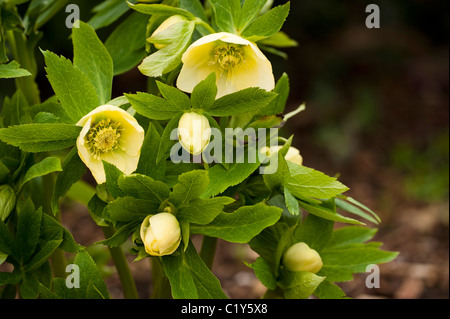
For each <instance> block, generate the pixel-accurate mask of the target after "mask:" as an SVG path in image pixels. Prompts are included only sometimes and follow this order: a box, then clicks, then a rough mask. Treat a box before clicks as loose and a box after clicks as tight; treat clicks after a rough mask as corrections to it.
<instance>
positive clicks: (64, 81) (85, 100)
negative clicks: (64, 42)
mask: <svg viewBox="0 0 450 319" xmlns="http://www.w3.org/2000/svg"><path fill="white" fill-rule="evenodd" d="M42 54H43V55H44V58H45V64H46V68H45V70H46V71H47V78H48V80H49V81H50V84H51V85H52V88H53V90H54V91H55V93H56V96H57V97H58V100H59V101H60V102H61V106H62V107H63V109H64V111H65V112H66V114H67V115H68V116H69V117H70V118H71V119H72V121H73V123H75V122H77V121H78V120H79V119H80V118H82V117H83V116H84V115H86V114H88V113H89V112H90V111H92V110H93V109H94V108H96V107H97V106H99V105H100V104H99V98H98V96H97V93H96V90H95V88H94V86H93V85H92V84H91V82H90V80H89V78H88V77H87V76H86V75H85V74H84V73H83V72H82V71H81V70H80V69H79V68H78V67H76V66H74V65H73V64H72V62H70V61H69V60H67V59H66V58H64V57H62V56H61V57H59V56H57V55H56V54H54V53H52V52H50V51H42Z"/></svg>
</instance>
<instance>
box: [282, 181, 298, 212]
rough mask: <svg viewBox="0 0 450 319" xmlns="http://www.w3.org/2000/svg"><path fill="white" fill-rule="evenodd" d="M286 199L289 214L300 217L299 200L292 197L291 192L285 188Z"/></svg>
mask: <svg viewBox="0 0 450 319" xmlns="http://www.w3.org/2000/svg"><path fill="white" fill-rule="evenodd" d="M284 199H285V203H286V207H287V209H288V210H289V212H290V213H291V214H292V215H299V214H300V206H299V204H298V200H297V199H296V198H295V197H294V196H292V194H291V192H289V189H287V188H286V187H285V188H284Z"/></svg>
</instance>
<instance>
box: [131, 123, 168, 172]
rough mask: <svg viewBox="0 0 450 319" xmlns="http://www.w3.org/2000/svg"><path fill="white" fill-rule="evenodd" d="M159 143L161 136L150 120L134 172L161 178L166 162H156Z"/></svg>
mask: <svg viewBox="0 0 450 319" xmlns="http://www.w3.org/2000/svg"><path fill="white" fill-rule="evenodd" d="M160 143H161V136H160V134H159V132H158V130H157V129H156V127H155V125H154V124H153V123H152V122H150V124H149V126H148V129H147V133H146V134H145V138H144V142H143V144H142V147H141V155H140V156H139V162H138V166H137V168H136V173H138V174H143V175H147V176H149V177H151V178H153V179H156V180H162V179H163V178H164V175H165V172H166V162H165V161H160V162H157V157H158V152H155V150H157V149H158V148H159V144H160Z"/></svg>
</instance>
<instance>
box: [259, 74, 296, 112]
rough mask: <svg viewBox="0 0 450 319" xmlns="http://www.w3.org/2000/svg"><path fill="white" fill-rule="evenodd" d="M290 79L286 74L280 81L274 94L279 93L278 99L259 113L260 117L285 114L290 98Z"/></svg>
mask: <svg viewBox="0 0 450 319" xmlns="http://www.w3.org/2000/svg"><path fill="white" fill-rule="evenodd" d="M289 90H290V89H289V77H288V75H287V74H286V73H283V75H282V76H281V77H280V78H279V79H278V81H277V84H276V85H275V88H274V89H273V92H275V93H277V94H278V95H277V97H276V98H274V99H273V100H272V101H270V103H269V104H267V106H266V107H264V108H263V109H262V110H260V111H259V113H258V114H259V115H275V114H280V113H283V111H284V108H285V106H286V102H287V99H288V97H289Z"/></svg>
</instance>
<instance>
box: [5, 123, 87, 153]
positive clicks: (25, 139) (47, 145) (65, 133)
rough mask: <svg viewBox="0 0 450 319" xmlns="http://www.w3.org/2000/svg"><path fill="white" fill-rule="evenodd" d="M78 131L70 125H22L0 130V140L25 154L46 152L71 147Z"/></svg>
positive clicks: (77, 127) (79, 129) (78, 128)
mask: <svg viewBox="0 0 450 319" xmlns="http://www.w3.org/2000/svg"><path fill="white" fill-rule="evenodd" d="M80 131H81V127H79V126H75V125H71V124H56V123H55V124H23V125H16V126H11V127H8V128H0V140H2V141H3V142H5V143H7V144H10V145H13V146H16V147H19V148H20V149H22V150H24V151H27V152H46V151H53V150H59V149H64V148H67V147H70V146H73V145H74V144H75V141H76V139H77V137H78V135H79V134H80Z"/></svg>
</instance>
